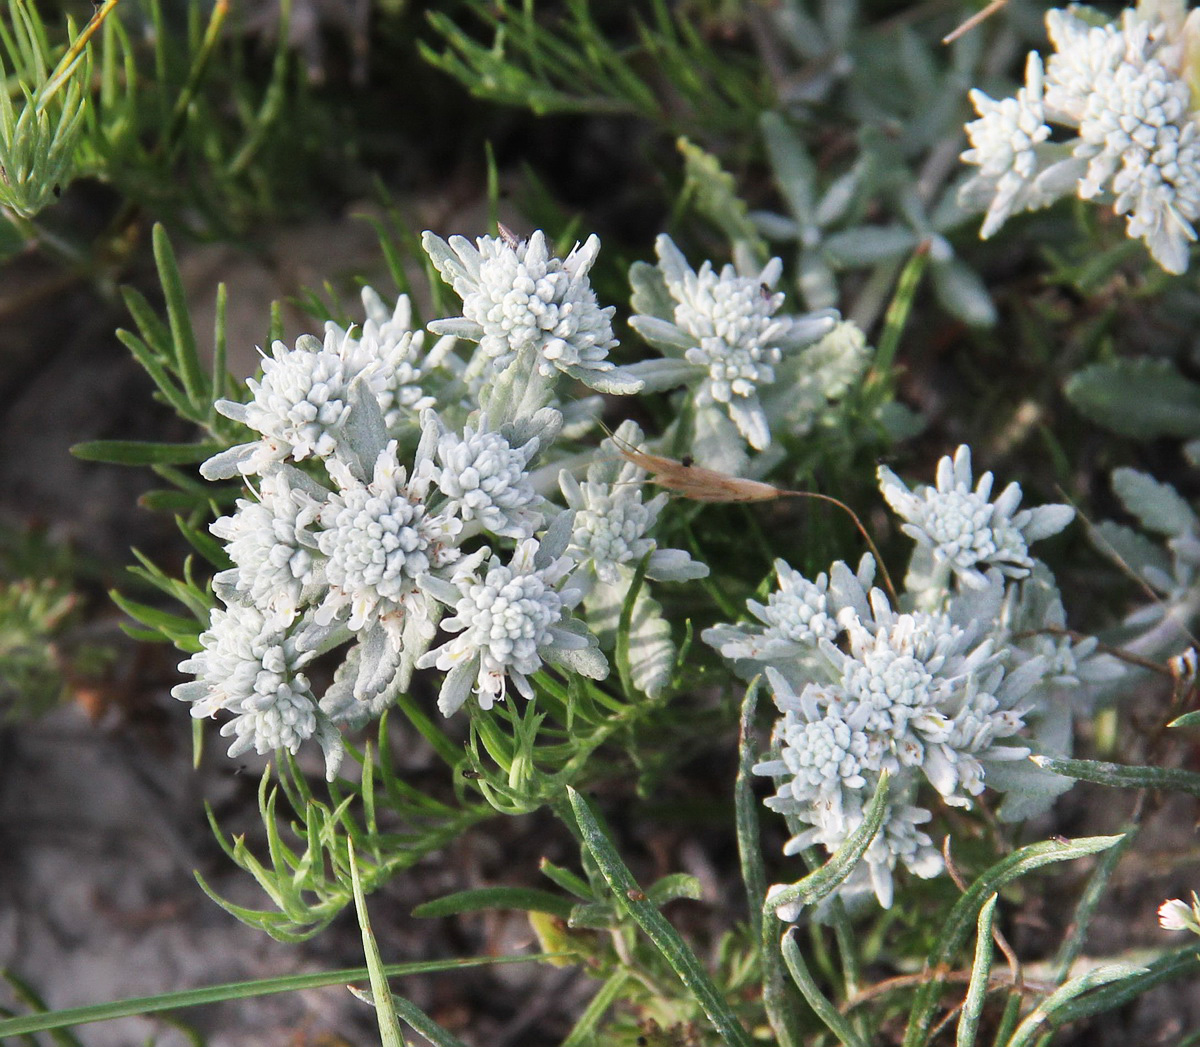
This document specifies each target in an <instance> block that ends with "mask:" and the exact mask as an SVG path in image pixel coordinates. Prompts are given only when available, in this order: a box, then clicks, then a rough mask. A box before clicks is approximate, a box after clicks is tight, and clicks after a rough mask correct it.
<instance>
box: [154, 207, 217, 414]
mask: <svg viewBox="0 0 1200 1047" xmlns="http://www.w3.org/2000/svg"><path fill="white" fill-rule="evenodd" d="M151 239H152V240H153V243H154V261H155V263H156V264H157V265H158V278H159V281H160V282H161V283H162V289H163V297H164V298H165V299H166V302H167V322H168V324H169V326H170V328H171V341H172V343H173V345H174V354H175V366H176V367H177V368H178V370H179V377H180V379H181V380H182V382H183V388H184V391H185V392H186V393H187V395H188V399H189V400H190V401H191V403H192V405H193V406H198V407H199V408H201V409H202V410H207V409H208V407H209V405H210V404H211V403H212V396H211V395H210V389H209V387H208V381H207V379H206V378H205V375H204V371H203V370H202V369H201V367H200V354H199V352H198V351H197V349H196V335H195V332H193V331H192V321H191V316H190V315H189V313H188V305H187V295H186V294H185V293H184V290H183V278H182V277H181V276H180V275H179V266H178V265H177V264H176V262H175V252H174V250H173V249H172V247H171V241H170V239H169V238H168V237H167V231H166V229H164V228H163V227H162V225H161V224H160V223H157V222H156V223H155V225H154V231H153V233H152V235H151Z"/></svg>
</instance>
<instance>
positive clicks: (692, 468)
mask: <svg viewBox="0 0 1200 1047" xmlns="http://www.w3.org/2000/svg"><path fill="white" fill-rule="evenodd" d="M608 435H609V439H610V440H611V442H612V445H613V447H615V448H616V451H617V454H619V455H620V456H621V457H622V458H624V459H625V461H627V462H631V463H632V464H634V465H636V466H637V467H638V468H639V469H644V470H645V471H646V472H647V473H649V474H650V476H649V480H650V482H651V483H655V484H658V486H659V487H665V488H666V489H667V490H668V491H674V492H675V493H676V494H678V495H680V496H681V497H683V498H688V499H690V500H691V501H693V502H770V501H774V500H775V499H777V498H811V499H813V500H814V501H818V502H827V503H828V504H830V505H836V506H837V507H838V508H839V509H841V510H842V511H843V512H844V513H846V514H847V515H848V516H849V517H850V519H851V520H853V521H854V526H855V527H856V528H857V529H858V533H859V534H861V535H862V536H863V538H864V540H865V541H866V543H867V548H869V549H870V550H871V555H872V556H874V557H875V563H876V566H877V567H878V568H879V574H880V579H881V580H882V582H883V584H884V587H885V588H886V589H887V591H888V595H889V596H890V597H891V598H892V602H893V603H895V602H896V599H897V597H896V589H895V587H894V586H893V585H892V579H891V578H890V577H889V575H888V573H887V568H886V567H884V565H883V557H881V556H880V555H879V549H878V548H877V547H876V545H875V542H874V540H873V539H872V538H871V535H870V534H869V533H868V532H867V529H866V527H865V526H864V525H863V522H862V520H860V519H859V517H858V514H857V513H856V512H855V511H854V510H853V509H851V508H850V506H848V505H847V504H846V503H845V502H843V501H841V500H840V499H838V498H834V497H832V496H831V495H828V494H818V493H817V492H816V491H788V490H785V489H784V488H782V487H774V486H772V485H771V484H768V483H763V482H762V481H761V480H748V479H746V478H745V477H742V476H729V475H727V474H726V473H719V472H717V471H716V470H715V469H706V468H705V467H704V466H701V465H695V464H693V462H692V458H691V456H690V455H688V456H685V457H684V458H682V459H679V460H677V459H674V458H665V457H663V456H662V455H658V454H648V453H647V452H645V451H639V450H638V449H637V448H636V447H631V446H630V445H629V444H627V443H625V441H623V440H621V439H620V438H619V437H617V436H616V435H615V434H613V433H612V432H609V434H608Z"/></svg>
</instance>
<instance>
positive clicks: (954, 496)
mask: <svg viewBox="0 0 1200 1047" xmlns="http://www.w3.org/2000/svg"><path fill="white" fill-rule="evenodd" d="M971 482H972V478H971V449H970V448H969V447H967V446H966V445H965V444H964V445H963V446H962V447H960V448H959V449H958V450H957V451H956V452H955V454H954V458H953V459H951V458H949V457H946V458H942V459H941V460H940V461H939V462H938V466H937V485H936V486H935V487H930V486H928V485H922V486H921V487H918V488H917V489H916V490H915V491H910V490H909V488H908V486H907V485H906V484H905V483H904V481H903V480H901V479H900V478H899V477H898V476H897V475H896V474H895V473H893V472H892V470H891V469H889V468H888V467H887V466H880V468H879V488H880V490H881V491H882V492H883V497H884V498H886V499H887V503H888V505H890V506H891V507H892V509H893V510H895V512H896V514H897V515H898V516H899V517H901V518H902V519H903V520H904V521H905V522H904V524H903V525H902V528H901V529H902V530H903V531H904V533H905V534H907V535H908V536H909V537H910V538H913V539H915V540H916V541H917V543H918V544H919V545H920V546H921V547H922V548H923V549H924V550H927V551H928V553H929V554H930V555H931V556H932V558H933V560H934V563H935V565H936V566H943V565H944V566H945V567H946V568H948V569H949V570H951V571H953V572H954V574H955V575H956V576H957V577H958V578H959V579H960V580H961V581H962V583H963V584H964V585H968V586H970V587H971V588H973V589H982V588H985V587H986V586H987V584H988V581H987V577H986V572H988V571H989V570H991V569H993V568H994V569H996V570H998V571H999V572H1000V573H1001V574H1003V575H1005V576H1007V577H1009V578H1024V577H1025V576H1026V575H1028V574H1029V571H1030V568H1032V567H1033V562H1034V561H1033V558H1032V557H1031V556H1030V555H1029V546H1030V544H1031V543H1033V542H1035V541H1037V540H1038V539H1039V538H1048V537H1049V536H1050V535H1052V534H1057V533H1058V532H1059V531H1061V530H1062V529H1063V528H1064V527H1066V526H1067V524H1069V523H1070V522H1071V521H1072V520H1073V519H1074V518H1075V510H1074V509H1072V508H1071V507H1070V506H1069V505H1042V506H1038V507H1037V508H1035V509H1020V510H1018V506H1019V505H1020V504H1021V485H1020V484H1017V483H1010V484H1009V485H1008V486H1007V487H1006V488H1005V489H1004V490H1003V491H1001V492H1000V494H999V496H998V497H997V498H996V500H995V501H994V502H991V501H989V500H988V499H989V497H990V496H991V493H992V474H991V473H984V474H983V475H982V476H981V477H980V478H979V482H978V484H976V485H975V488H974V490H972V489H971Z"/></svg>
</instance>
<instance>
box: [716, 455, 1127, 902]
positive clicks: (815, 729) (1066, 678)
mask: <svg viewBox="0 0 1200 1047" xmlns="http://www.w3.org/2000/svg"><path fill="white" fill-rule="evenodd" d="M880 480H881V486H882V488H883V492H884V494H885V496H886V497H887V499H888V501H889V503H890V504H891V505H892V508H893V509H895V510H896V511H897V512H898V513H899V514H900V515H901V516H902V517H904V519H905V520H906V524H905V527H904V529H905V531H906V532H907V533H908V534H910V535H911V536H912V537H913V538H914V539H916V540H917V542H918V546H917V551H916V554H915V555H914V563H915V564H916V565H923V566H920V567H919V569H917V568H915V569H914V570H910V572H909V576H908V578H907V580H906V581H907V585H908V589H907V592H905V593H904V594H903V595H902V596H901V598H900V600H901V605H900V606H899V607H895V606H893V605H892V603H891V602H890V601H889V599H888V597H887V596H886V595H885V594H884V592H883V591H882V590H881V589H879V588H874V587H873V582H874V578H875V566H876V565H875V563H874V560H873V559H872V558H871V557H870V556H866V557H864V558H863V561H862V563H861V564H860V565H859V568H858V570H857V571H852V570H851V569H850V568H849V567H847V566H846V565H845V564H844V563H840V562H839V563H836V564H834V565H833V567H832V568H831V570H830V571H829V573H828V574H821V575H819V576H818V577H817V579H816V580H815V581H809V580H808V579H806V578H804V577H803V576H802V575H801V574H800V573H799V572H797V571H795V570H793V569H792V568H791V567H789V566H788V565H787V564H786V563H784V562H783V561H778V562H777V563H776V574H777V578H778V589H777V590H776V591H775V592H774V593H772V594H771V595H770V596H769V597H768V599H767V602H766V603H765V604H762V603H759V602H756V601H750V602H749V609H750V612H751V613H752V615H753V616H754V618H755V619H757V622H756V623H753V624H749V623H748V624H742V625H718V626H715V627H713V628H711V629H708V630H706V631H705V633H704V639H705V641H706V642H707V643H709V644H710V645H712V646H713V647H715V648H717V649H718V650H719V651H720V652H721V654H722V655H724V656H725V657H726V658H728V659H730V660H731V661H733V662H734V664H735V666H736V667H738V668H739V670H740V671H742V673H743V675H745V676H750V675H754V674H757V673H758V672H760V671H762V668H763V666H765V671H766V677H767V682H768V684H769V686H770V689H771V692H772V694H773V696H774V700H775V703H776V705H777V706H778V708H779V710H780V713H781V717H780V719H779V720H778V722H777V724H776V727H775V730H774V735H773V742H774V754H773V755H772V756H771V757H770V758H769V759H766V760H764V761H763V762H762V763H760V764H759V765H758V766H757V767H756V768H755V770H756V772H757V773H760V774H765V775H770V776H771V777H772V778H774V780H775V782H776V785H777V792H776V794H775V795H774V796H773V797H771V798H770V799H769V800H767V805H768V806H769V807H771V808H773V809H775V810H778V811H780V812H781V813H783V814H784V815H786V816H787V817H788V819H789V823H790V825H791V828H792V831H793V833H794V835H793V836H792V838H791V840H790V841H789V842H788V845H787V848H786V851H787V853H789V854H790V853H796V852H798V851H800V850H803V849H805V848H807V847H809V846H812V845H813V844H819V845H820V846H822V847H824V848H825V849H826V850H827V851H829V852H831V853H832V852H833V851H835V850H836V849H837V848H838V847H839V846H840V845H841V844H842V843H843V842H844V841H845V840H846V839H847V838H848V837H849V836H850V835H851V834H852V833H853V832H854V831H855V829H856V828H857V827H858V826H859V825H860V824H861V823H862V820H863V817H864V810H865V806H866V804H867V802H868V801H869V800H870V798H871V796H872V795H873V793H874V791H875V789H876V788H877V786H878V784H879V781H880V776H881V774H882V773H883V772H884V771H886V772H888V775H889V779H890V785H889V796H888V807H887V809H886V813H885V818H884V824H883V828H882V829H881V830H880V832H879V833H878V835H877V836H876V837H875V839H874V840H873V841H872V843H871V845H870V847H869V848H868V850H867V852H866V855H865V858H864V861H863V863H862V864H861V865H860V867H859V868H858V869H857V870H856V871H855V873H854V874H852V876H851V878H850V879H849V880H848V881H847V883H846V884H845V885H843V891H844V892H846V893H847V894H849V895H855V894H859V893H865V892H866V891H868V890H869V891H873V893H874V894H875V896H876V898H877V899H878V900H879V902H880V904H881V905H884V906H885V907H886V906H888V905H890V904H891V899H892V894H893V872H894V870H895V869H896V868H897V867H898V866H900V867H903V868H904V869H907V870H908V871H909V872H911V873H913V874H915V875H917V876H923V877H928V876H933V875H936V874H937V873H938V872H939V871H940V870H941V868H942V860H941V857H940V855H939V852H938V850H937V848H936V847H935V846H934V844H933V841H932V838H931V837H930V836H929V835H928V833H927V832H926V831H925V830H924V829H923V828H922V826H925V825H927V824H928V823H929V822H931V821H932V819H933V813H932V811H931V810H930V809H929V808H928V807H926V806H923V805H922V803H921V801H920V792H921V789H922V788H923V787H924V786H932V788H933V790H934V792H935V793H936V795H937V796H938V797H939V798H940V800H941V802H943V803H945V804H947V805H949V806H959V807H970V806H972V805H973V804H974V803H975V802H976V798H977V797H978V796H980V794H981V793H982V792H983V791H984V789H985V788H986V787H989V786H991V787H993V788H998V789H1000V790H1002V791H1006V792H1009V793H1011V794H1012V795H1010V796H1009V797H1006V800H1005V804H1006V806H1004V807H1002V808H1001V812H1000V813H1001V815H1002V816H1025V815H1026V814H1028V813H1030V811H1031V810H1032V809H1034V808H1035V807H1036V805H1037V804H1039V803H1040V804H1042V806H1043V807H1044V806H1045V803H1047V802H1049V800H1050V799H1052V798H1053V796H1054V795H1056V794H1057V792H1061V791H1062V783H1061V782H1060V781H1059V780H1058V779H1057V776H1053V775H1049V774H1048V773H1047V772H1043V771H1041V770H1040V769H1039V768H1037V767H1036V766H1035V765H1034V764H1033V763H1032V762H1031V761H1028V760H1026V759H1025V757H1027V756H1028V755H1029V754H1030V752H1031V746H1037V747H1044V746H1045V745H1046V741H1047V739H1046V738H1045V737H1044V734H1045V732H1042V731H1040V730H1038V729H1037V725H1036V723H1035V721H1038V720H1039V719H1041V718H1042V717H1043V716H1044V714H1045V709H1046V707H1047V706H1048V704H1050V702H1049V696H1050V693H1051V692H1052V691H1053V690H1054V689H1055V688H1057V687H1063V688H1068V687H1077V686H1078V684H1079V683H1080V680H1081V679H1085V678H1086V679H1099V678H1101V677H1103V676H1104V670H1106V669H1110V668H1111V666H1110V665H1108V664H1107V663H1104V662H1101V663H1100V664H1093V663H1095V660H1096V658H1103V656H1096V655H1095V653H1094V652H1095V646H1096V645H1095V641H1090V642H1089V641H1086V640H1085V641H1081V642H1074V641H1071V640H1069V639H1065V638H1064V637H1062V636H1061V635H1060V632H1061V630H1056V629H1055V627H1056V626H1061V624H1062V620H1063V619H1062V606H1061V603H1060V602H1058V601H1057V590H1056V589H1054V588H1053V582H1052V579H1050V577H1049V572H1048V571H1047V570H1046V569H1045V567H1044V565H1042V564H1040V563H1039V562H1037V561H1035V560H1034V559H1033V558H1032V557H1031V556H1029V553H1028V544H1029V543H1030V542H1032V541H1034V540H1035V539H1036V538H1040V537H1044V536H1046V535H1048V534H1052V533H1054V532H1055V531H1058V530H1060V529H1061V528H1062V527H1064V526H1066V524H1067V523H1068V522H1069V521H1070V519H1071V516H1072V513H1071V510H1070V509H1069V508H1067V507H1065V506H1043V507H1040V508H1038V509H1031V510H1024V511H1021V512H1018V511H1017V505H1018V503H1019V501H1020V495H1021V491H1020V488H1019V487H1018V486H1017V485H1015V484H1014V485H1011V486H1010V487H1009V488H1008V489H1006V490H1005V492H1003V493H1002V494H1001V496H1000V498H999V499H998V500H997V501H996V502H995V503H992V502H989V501H988V496H989V494H990V490H991V476H990V475H986V476H985V477H983V478H982V479H981V481H980V483H979V485H978V486H977V487H975V488H974V489H972V488H971V469H970V452H969V450H968V449H967V448H965V447H963V448H960V449H959V451H958V453H957V454H956V455H955V456H954V458H953V459H950V458H945V459H943V460H942V462H941V463H939V467H938V483H937V486H936V487H918V488H917V489H916V490H915V491H914V490H910V489H909V488H908V487H907V486H905V485H904V484H903V483H902V482H901V481H900V480H899V479H898V478H897V477H896V476H895V474H893V473H892V472H891V471H890V470H887V469H881V470H880ZM931 565H934V566H936V567H937V568H938V569H936V570H931V569H930V567H931ZM1015 579H1020V580H1019V581H1017V580H1015ZM1043 629H1045V630H1047V631H1048V632H1046V633H1043V632H1042V631H1041V630H1043ZM739 663H742V664H740V665H739ZM1067 725H1068V732H1069V708H1068V712H1067ZM1031 727H1032V728H1034V731H1033V737H1029V735H1030V731H1029V730H1028V729H1029V728H1031ZM1055 727H1056V729H1057V728H1060V727H1061V722H1060V721H1056V722H1055ZM1022 733H1023V734H1024V735H1025V737H1023V738H1022V739H1020V740H1018V739H1017V737H1016V736H1017V735H1018V734H1022ZM1058 740H1059V741H1060V742H1061V741H1062V740H1061V739H1058ZM1067 744H1069V737H1068V740H1067ZM1010 801H1011V806H1009V803H1010ZM780 913H781V915H782V916H784V917H785V918H793V917H794V915H795V912H794V910H792V909H790V908H788V907H787V906H785V907H783V909H781V910H780Z"/></svg>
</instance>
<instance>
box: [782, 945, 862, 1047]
mask: <svg viewBox="0 0 1200 1047" xmlns="http://www.w3.org/2000/svg"><path fill="white" fill-rule="evenodd" d="M783 962H784V963H786V964H787V969H788V972H789V973H790V974H791V976H792V981H794V982H795V983H796V987H797V988H798V989H799V990H800V992H801V993H802V994H803V996H804V999H805V1000H806V1001H807V1002H808V1005H809V1006H810V1007H811V1008H812V1009H813V1013H814V1014H816V1016H817V1017H818V1018H820V1019H821V1021H823V1022H824V1023H825V1026H826V1028H828V1029H829V1031H830V1032H831V1033H833V1035H834V1036H836V1037H837V1038H838V1040H840V1041H841V1043H842V1044H843V1047H867V1044H866V1043H864V1041H863V1040H862V1039H860V1038H859V1035H858V1033H857V1032H855V1031H854V1029H853V1027H852V1026H851V1025H850V1022H849V1021H847V1020H846V1018H844V1017H843V1016H842V1014H841V1013H840V1012H839V1011H838V1009H837V1008H836V1007H835V1006H834V1005H833V1003H832V1001H830V999H829V997H827V996H826V995H825V994H824V993H823V992H821V990H820V988H819V987H818V985H817V983H816V982H815V981H813V976H812V974H810V973H809V970H808V965H807V964H806V963H805V962H804V957H803V955H802V954H801V952H800V946H799V945H797V944H796V929H795V928H794V927H789V928H788V932H787V934H785V935H784V936H783Z"/></svg>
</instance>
